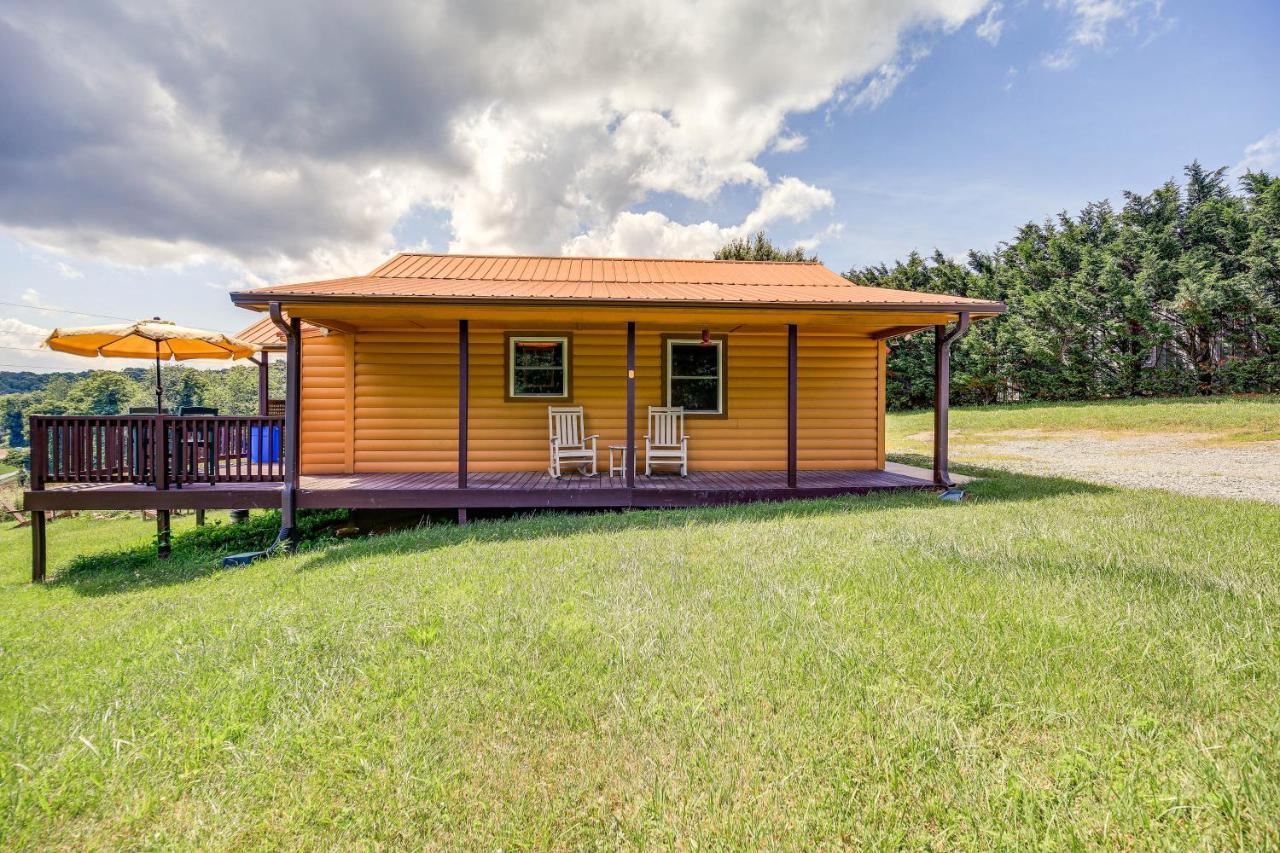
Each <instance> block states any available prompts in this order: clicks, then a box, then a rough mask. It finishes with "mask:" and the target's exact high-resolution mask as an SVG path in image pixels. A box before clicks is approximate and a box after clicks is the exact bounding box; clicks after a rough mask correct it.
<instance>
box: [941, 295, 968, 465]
mask: <svg viewBox="0 0 1280 853" xmlns="http://www.w3.org/2000/svg"><path fill="white" fill-rule="evenodd" d="M968 331H969V312H967V311H962V312H960V322H959V323H957V324H956V327H955V328H954V329H952V330H951V331H950V332H949V333H948V332H947V327H946V326H934V327H933V482H934V484H935V485H938V486H945V487H947V488H951V487H952V486H954V485H955V483H953V482H952V481H951V474H950V472H949V471H948V470H947V465H948V460H947V438H948V436H947V431H948V429H949V426H948V422H949V419H950V414H951V344H952V342H953V341H955V340H958V339H959V338H961V337H963V336H964V334H965V333H966V332H968Z"/></svg>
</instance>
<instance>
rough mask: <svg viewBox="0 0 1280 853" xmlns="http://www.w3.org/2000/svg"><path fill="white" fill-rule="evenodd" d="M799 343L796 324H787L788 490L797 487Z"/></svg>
mask: <svg viewBox="0 0 1280 853" xmlns="http://www.w3.org/2000/svg"><path fill="white" fill-rule="evenodd" d="M799 363H800V357H799V341H798V335H797V333H796V324H795V323H788V324H787V488H788V489H794V488H795V487H796V426H797V400H798V395H797V392H796V385H797V384H798V383H797V380H798V377H799V373H800V366H799Z"/></svg>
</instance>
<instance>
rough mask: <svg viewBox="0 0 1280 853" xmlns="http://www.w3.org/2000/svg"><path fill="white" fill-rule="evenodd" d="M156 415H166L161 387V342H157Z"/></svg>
mask: <svg viewBox="0 0 1280 853" xmlns="http://www.w3.org/2000/svg"><path fill="white" fill-rule="evenodd" d="M156 414H157V415H163V414H164V391H163V389H162V388H161V387H160V342H159V341H156Z"/></svg>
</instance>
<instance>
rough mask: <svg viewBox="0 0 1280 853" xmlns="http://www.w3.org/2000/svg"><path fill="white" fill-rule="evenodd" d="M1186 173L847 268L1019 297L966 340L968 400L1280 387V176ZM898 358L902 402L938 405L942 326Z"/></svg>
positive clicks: (963, 390) (891, 387)
mask: <svg viewBox="0 0 1280 853" xmlns="http://www.w3.org/2000/svg"><path fill="white" fill-rule="evenodd" d="M1184 172H1185V181H1184V183H1182V184H1181V185H1180V184H1179V183H1177V182H1176V181H1169V182H1167V183H1165V184H1164V185H1163V186H1160V187H1158V188H1156V189H1155V190H1153V191H1152V192H1150V193H1147V194H1139V193H1133V192H1127V193H1125V195H1124V204H1123V206H1122V207H1121V208H1120V210H1115V209H1114V208H1113V207H1112V205H1111V204H1109V203H1108V202H1105V201H1102V202H1096V203H1093V204H1089V205H1087V206H1086V207H1085V208H1084V209H1083V210H1082V211H1080V213H1079V214H1078V215H1076V216H1070V215H1068V214H1067V213H1065V212H1064V213H1062V214H1059V215H1058V216H1056V217H1054V218H1052V219H1049V220H1047V221H1045V222H1043V223H1040V224H1036V223H1028V224H1026V225H1024V226H1022V227H1021V228H1019V229H1018V231H1017V233H1016V234H1015V235H1014V237H1013V239H1012V240H1010V241H1009V242H1007V243H1002V244H1000V245H999V246H998V247H997V248H996V249H995V250H994V251H990V252H982V251H971V252H969V254H968V257H967V258H966V259H965V260H963V261H959V260H956V259H953V258H948V257H946V256H944V255H942V254H941V253H939V252H936V251H935V252H934V254H933V255H932V256H931V257H928V258H924V257H921V256H920V255H918V254H915V253H913V254H912V255H911V256H909V257H908V258H907V259H906V260H905V261H899V262H897V263H895V264H893V266H891V267H890V266H885V265H879V266H872V267H865V268H863V269H855V270H850V271H849V272H848V273H847V274H846V277H847V278H849V279H850V280H853V281H858V282H864V283H867V284H872V285H879V286H882V287H895V288H902V289H905V290H917V291H927V292H930V293H951V294H956V295H959V296H972V297H977V298H981V299H996V300H1000V301H1002V302H1004V303H1005V304H1006V305H1007V306H1008V308H1009V312H1008V314H1007V315H1005V316H1004V317H1002V318H1000V319H998V320H995V321H987V322H983V323H976V324H974V327H973V329H972V330H971V331H970V332H969V334H968V335H967V336H966V337H964V338H963V339H961V340H960V341H959V343H958V344H957V345H956V346H954V347H953V361H952V365H953V367H952V399H953V401H954V402H956V403H962V404H963V403H968V404H975V403H979V404H980V403H996V402H1011V401H1019V400H1088V399H1099V398H1116V397H1138V396H1162V395H1180V394H1230V393H1250V392H1264V393H1265V392H1275V391H1277V390H1280V177H1274V176H1272V175H1269V174H1267V173H1265V172H1249V173H1247V174H1246V175H1244V176H1243V177H1242V178H1241V179H1240V180H1239V182H1238V188H1233V187H1232V185H1231V182H1230V181H1229V179H1228V177H1227V170H1226V169H1216V170H1208V169H1205V168H1204V167H1202V166H1201V165H1200V164H1199V163H1192V164H1191V165H1190V166H1188V167H1186V169H1185V170H1184ZM889 353H890V355H889V362H888V378H887V392H888V399H889V402H890V405H891V406H893V407H896V408H917V407H923V406H928V405H931V404H932V399H933V336H932V335H931V334H928V333H922V334H921V333H918V334H915V335H911V336H909V337H906V338H899V339H895V340H893V341H891V342H890V349H889Z"/></svg>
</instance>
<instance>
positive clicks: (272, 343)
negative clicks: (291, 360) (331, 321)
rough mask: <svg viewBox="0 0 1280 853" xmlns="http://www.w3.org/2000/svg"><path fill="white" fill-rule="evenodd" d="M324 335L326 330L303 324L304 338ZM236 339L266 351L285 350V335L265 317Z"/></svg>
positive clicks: (247, 328) (239, 333) (237, 335)
mask: <svg viewBox="0 0 1280 853" xmlns="http://www.w3.org/2000/svg"><path fill="white" fill-rule="evenodd" d="M322 334H324V330H323V329H321V328H319V327H317V326H313V325H311V324H310V323H303V324H302V336H303V337H304V338H313V337H316V336H318V335H322ZM236 337H237V338H239V339H240V340H242V341H244V342H245V343H247V344H253V345H254V346H256V347H261V348H262V349H265V350H272V349H281V350H282V349H284V335H283V334H281V333H280V330H279V329H278V328H276V324H275V323H273V322H271V318H270V317H263V318H262V319H261V320H257V321H255V322H253V323H250V324H249V325H248V326H245V327H244V328H243V329H241V330H240V331H239V332H237V333H236Z"/></svg>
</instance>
